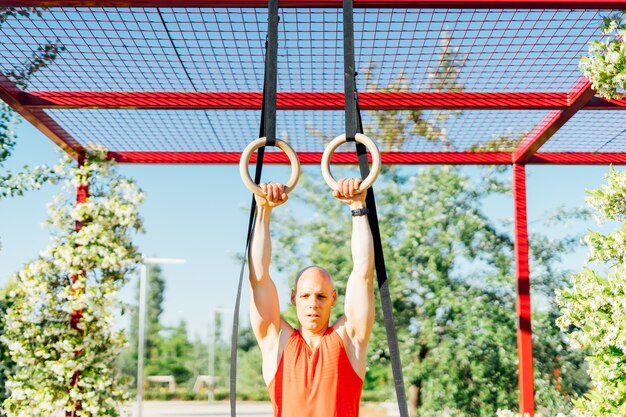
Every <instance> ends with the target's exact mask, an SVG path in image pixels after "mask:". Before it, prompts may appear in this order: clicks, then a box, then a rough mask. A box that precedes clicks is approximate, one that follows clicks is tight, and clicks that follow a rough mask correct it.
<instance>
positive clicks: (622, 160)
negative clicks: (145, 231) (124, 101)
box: [109, 152, 626, 165]
mask: <svg viewBox="0 0 626 417" xmlns="http://www.w3.org/2000/svg"><path fill="white" fill-rule="evenodd" d="M109 156H110V157H111V158H114V159H115V160H116V161H117V162H119V163H123V164H207V165H211V164H213V165H215V164H238V163H239V159H240V157H241V152H110V153H109ZM512 156H513V154H512V153H510V152H382V153H381V159H382V162H383V163H384V164H404V165H416V164H421V165H427V164H434V165H511V160H512ZM298 159H299V161H300V163H301V164H304V165H311V164H319V163H320V162H321V161H322V153H321V152H298ZM253 162H256V154H254V155H252V158H251V159H250V163H253ZM331 162H332V163H333V164H357V163H358V160H357V158H356V156H354V153H353V152H335V153H334V154H333V157H332V161H331ZM263 163H266V164H289V159H288V158H287V156H286V155H285V154H284V153H282V152H266V153H265V156H264V159H263ZM527 164H528V165H608V164H613V165H622V164H626V152H624V153H608V152H606V153H591V152H575V153H565V152H539V153H536V154H535V155H533V156H532V157H531V158H530V160H529V161H528V162H527Z"/></svg>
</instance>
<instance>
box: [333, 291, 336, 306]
mask: <svg viewBox="0 0 626 417" xmlns="http://www.w3.org/2000/svg"><path fill="white" fill-rule="evenodd" d="M336 302H337V290H333V305H335V303H336Z"/></svg>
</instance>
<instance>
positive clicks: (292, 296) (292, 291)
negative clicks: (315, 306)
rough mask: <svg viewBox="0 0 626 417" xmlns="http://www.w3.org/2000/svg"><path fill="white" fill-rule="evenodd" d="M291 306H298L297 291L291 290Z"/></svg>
mask: <svg viewBox="0 0 626 417" xmlns="http://www.w3.org/2000/svg"><path fill="white" fill-rule="evenodd" d="M291 304H293V305H294V306H295V305H296V290H291Z"/></svg>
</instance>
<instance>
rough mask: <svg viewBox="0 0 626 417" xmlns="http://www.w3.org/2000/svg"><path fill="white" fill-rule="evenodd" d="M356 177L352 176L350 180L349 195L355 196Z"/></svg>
mask: <svg viewBox="0 0 626 417" xmlns="http://www.w3.org/2000/svg"><path fill="white" fill-rule="evenodd" d="M354 188H355V187H354V179H353V178H350V179H349V180H348V193H349V194H348V197H354Z"/></svg>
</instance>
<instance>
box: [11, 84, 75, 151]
mask: <svg viewBox="0 0 626 417" xmlns="http://www.w3.org/2000/svg"><path fill="white" fill-rule="evenodd" d="M0 100H3V101H4V102H5V103H7V104H8V105H9V106H11V107H12V108H13V109H14V110H15V111H17V112H18V113H19V114H20V115H21V116H22V117H23V118H24V119H26V120H28V121H29V122H31V123H32V124H33V125H34V126H35V127H36V128H37V129H39V130H40V131H41V132H42V133H43V134H44V135H46V136H47V137H48V138H49V139H50V140H51V141H52V142H54V143H55V144H56V145H57V146H59V147H60V148H61V149H63V150H64V151H65V152H67V153H68V154H69V155H71V156H72V158H74V159H78V158H79V157H80V155H82V154H83V153H84V149H83V147H82V146H81V145H80V144H79V143H78V142H76V140H74V138H72V136H71V135H70V134H69V133H67V132H66V131H65V129H63V128H62V127H61V126H60V125H59V124H57V123H56V122H55V121H54V120H53V119H52V118H51V117H50V116H48V115H47V114H46V112H44V111H43V110H41V109H30V108H28V107H26V106H24V105H23V104H22V103H21V100H22V92H21V91H20V90H19V89H18V88H17V87H16V86H15V84H13V83H12V82H11V80H9V79H8V78H7V77H6V76H4V75H3V74H0Z"/></svg>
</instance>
